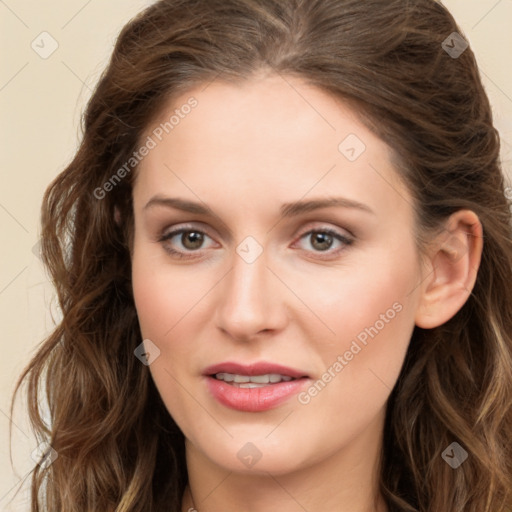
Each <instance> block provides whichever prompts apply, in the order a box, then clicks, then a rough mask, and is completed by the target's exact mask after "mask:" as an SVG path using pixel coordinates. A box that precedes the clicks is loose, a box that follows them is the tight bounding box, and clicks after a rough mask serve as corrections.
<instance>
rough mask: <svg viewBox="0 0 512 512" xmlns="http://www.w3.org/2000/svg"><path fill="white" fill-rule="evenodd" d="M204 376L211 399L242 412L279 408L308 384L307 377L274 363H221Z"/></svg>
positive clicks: (207, 371) (205, 372) (208, 370)
mask: <svg viewBox="0 0 512 512" xmlns="http://www.w3.org/2000/svg"><path fill="white" fill-rule="evenodd" d="M203 376H204V377H206V384H207V388H208V390H209V392H210V393H211V395H212V396H213V398H215V399H216V400H217V401H218V402H219V403H220V404H222V405H224V406H226V407H228V408H230V409H235V410H238V411H244V412H262V411H266V410H268V409H273V408H275V407H278V406H279V405H281V404H282V403H283V402H285V401H286V400H288V399H289V398H291V397H292V396H293V395H295V394H297V393H298V392H300V390H301V389H302V388H303V387H304V386H305V384H306V382H307V381H309V376H308V375H307V374H306V373H304V372H302V371H300V370H296V369H293V368H287V367H285V366H281V365H276V364H273V363H256V364H251V365H242V364H239V363H230V362H227V363H220V364H218V365H213V366H210V367H208V368H206V369H205V371H204V372H203Z"/></svg>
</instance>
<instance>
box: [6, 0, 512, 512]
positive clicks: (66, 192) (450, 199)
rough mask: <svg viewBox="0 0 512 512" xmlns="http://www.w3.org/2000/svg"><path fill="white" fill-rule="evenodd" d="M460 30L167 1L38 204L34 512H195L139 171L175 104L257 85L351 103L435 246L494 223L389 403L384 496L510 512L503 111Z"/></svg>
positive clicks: (248, 1) (416, 13) (131, 39)
mask: <svg viewBox="0 0 512 512" xmlns="http://www.w3.org/2000/svg"><path fill="white" fill-rule="evenodd" d="M454 32H458V34H460V36H463V34H462V31H461V30H460V29H459V28H458V27H457V25H456V23H455V21H454V19H453V18H452V16H451V15H450V14H449V13H448V12H447V10H446V9H445V8H444V7H443V6H442V5H441V4H440V3H438V2H435V1H433V0H365V1H361V0H161V1H159V2H157V3H155V4H154V5H152V6H150V7H149V8H147V9H146V10H145V11H143V12H142V13H140V15H138V16H137V17H136V18H135V19H133V20H132V21H131V22H130V23H128V24H127V25H126V26H125V27H124V29H123V30H122V32H121V34H120V36H119V38H118V41H117V44H116V47H115V50H114V53H113V55H112V58H111V61H110V63H109V65H108V68H107V69H106V71H105V72H104V74H103V76H102V77H101V79H100V81H99V84H98V86H97V88H96V90H95V92H94V94H93V96H92V98H91V99H90V101H89V103H88V106H87V110H86V112H85V115H84V118H83V139H82V142H81V145H80V148H79V150H78V152H77V154H76V156H75V158H74V159H73V161H72V162H71V163H70V164H69V166H68V167H67V168H66V169H65V170H64V172H62V173H61V174H60V175H59V176H58V177H57V178H56V179H55V180H54V182H53V183H52V184H51V185H50V186H49V188H48V189H47V191H46V194H45V196H44V200H43V205H42V254H43V259H44V264H45V265H46V267H47V268H48V270H49V272H50V274H51V276H52V280H53V283H54V285H55V288H56V291H57V294H58V300H59V304H60V308H61V310H62V321H61V322H60V323H59V324H58V326H57V327H56V329H55V330H54V332H53V333H52V334H51V335H50V336H49V337H48V338H47V339H46V340H45V341H44V342H43V344H42V345H41V347H40V348H39V350H38V352H37V354H36V355H35V357H34V358H33V359H32V361H31V362H30V364H29V365H28V367H27V368H26V370H25V372H24V373H23V375H22V376H21V377H20V380H19V382H18V385H17V388H16V390H17V391H18V390H19V387H20V384H21V383H23V382H25V381H26V383H27V385H28V387H27V391H28V398H29V407H30V408H29V414H30V419H31V422H32V424H33V426H34V428H35V431H36V432H37V433H38V434H39V436H40V437H41V439H47V440H48V442H49V443H50V444H51V446H52V447H53V449H54V450H56V452H57V453H58V458H57V459H56V460H55V461H54V462H53V464H51V465H50V466H48V467H47V468H46V469H43V467H39V466H38V467H36V468H35V470H34V472H33V476H32V492H33V498H32V511H33V512H36V511H51V512H59V511H61V512H86V511H102V512H104V511H115V512H136V511H144V512H152V511H154V512H163V511H170V510H172V511H179V510H180V502H181V496H182V492H183V490H184V487H185V485H186V482H187V474H186V466H185V458H184V439H183V435H182V433H181V432H180V430H179V429H178V427H177V426H176V424H175V423H174V421H173V420H172V418H171V417H170V415H169V413H168V411H167V410H166V408H165V406H164V405H163V402H162V400H161V399H160V396H159V394H158V392H157V389H156V387H155V386H154V384H153V382H152V379H151V378H150V374H149V371H148V368H147V367H146V366H144V365H142V364H141V363H140V362H139V361H138V360H137V359H136V357H134V354H133V352H134V349H135V347H137V346H138V345H139V344H140V343H141V334H140V330H139V325H138V321H137V314H136V310H135V306H134V301H133V296H132V289H131V264H130V250H131V244H132V235H133V212H132V184H133V180H134V174H135V170H136V166H134V167H133V169H132V168H130V167H126V162H128V161H130V158H132V157H133V152H134V151H136V150H137V149H138V147H140V145H141V143H142V142H141V141H142V139H141V137H142V133H143V132H144V130H146V129H147V128H148V126H150V124H151V123H152V122H153V120H154V119H155V118H156V116H157V115H158V113H159V111H160V109H161V108H162V107H163V105H164V104H166V103H167V102H168V101H169V99H170V98H172V97H174V96H175V95H177V94H179V93H183V92H185V91H186V90H187V89H190V88H191V87H193V86H195V85H198V84H206V83H208V82H209V81H212V80H215V79H219V80H235V81H243V80H247V79H250V77H251V76H252V75H253V74H254V73H256V72H258V71H259V70H261V69H266V70H270V71H271V72H273V73H278V74H280V75H282V76H283V77H285V76H292V75H294V76H297V77H300V78H302V79H304V80H306V81H308V82H309V83H311V84H314V85H316V86H317V87H319V88H321V89H322V90H324V91H327V92H329V93H330V94H332V95H334V96H336V97H339V98H340V99H342V100H344V101H347V102H349V103H350V104H351V105H352V106H353V107H354V108H355V109H356V110H357V112H358V113H359V114H360V116H361V119H362V120H363V121H364V122H365V123H366V124H367V126H368V127H369V128H370V129H372V130H373V131H374V132H375V133H376V134H377V135H378V136H379V137H381V138H382V139H383V140H384V141H385V142H387V143H388V144H389V146H390V147H391V148H393V151H394V155H395V162H396V167H397V171H398V172H400V174H401V176H402V177H403V179H404V180H405V182H406V183H407V185H408V186H409V188H410V191H411V193H412V195H413V197H414V198H415V214H416V224H417V231H418V242H420V243H419V246H420V247H421V243H422V242H424V241H426V240H428V237H429V236H430V235H431V234H432V233H433V232H435V230H436V229H437V228H438V227H439V226H440V224H441V223H442V221H443V220H445V219H446V218H447V217H448V216H449V215H450V214H451V213H453V212H455V211H457V210H459V209H462V208H467V209H470V210H473V211H474V212H475V213H476V214H477V215H478V216H479V218H480V220H481V222H482V225H483V228H484V249H483V257H482V262H481V266H480V269H479V272H478V277H477V282H476V285H475V287H474V290H473V292H472V294H471V295H470V297H469V298H468V300H467V302H466V303H465V305H464V306H463V307H462V308H461V310H460V311H459V312H458V313H457V315H455V316H454V317H453V318H452V319H451V320H450V321H448V322H446V323H445V324H444V325H442V326H441V327H438V328H435V329H431V330H423V329H420V328H416V329H415V330H414V333H413V336H412V339H411V343H410V348H409V351H408V354H407V357H406V361H405V364H404V366H403V370H402V372H401V374H400V377H399V380H398V382H397V384H396V386H395V388H394V390H393V392H392V395H391V397H390V399H389V403H388V410H387V417H386V426H385V437H384V445H383V453H382V455H383V458H382V460H383V464H382V468H381V484H380V485H381V491H382V493H383V494H384V497H385V499H386V502H387V504H388V506H389V508H390V510H400V511H411V512H412V511H421V512H427V511H428V512H446V511H448V510H449V511H450V512H462V511H464V512H504V511H505V510H507V509H508V508H510V509H512V444H511V442H510V440H511V439H512V337H511V336H512V286H511V283H512V242H511V238H512V237H511V215H510V210H509V205H508V202H507V199H506V197H505V193H504V177H503V173H502V171H501V169H500V163H499V138H498V134H497V132H496V130H495V128H494V127H493V122H492V116H491V109H490V106H489V102H488V98H487V96H486V94H485V92H484V89H483V87H482V83H481V79H480V75H479V71H478V67H477V64H476V62H475V58H474V55H473V53H472V51H471V48H467V49H466V50H465V51H462V50H463V46H460V45H461V41H463V40H461V39H457V41H456V42H457V45H458V46H456V44H455V42H454V39H453V37H456V36H453V33H454ZM450 37H451V39H450ZM447 38H448V39H447ZM445 40H447V41H448V45H447V44H446V43H444V41H445ZM454 47H456V48H458V49H459V50H460V51H462V53H461V54H460V55H454V54H453V52H451V51H450V48H454ZM199 108H200V107H199ZM123 166H124V167H123ZM120 168H124V169H125V172H124V173H121V174H122V179H120V180H117V181H115V184H112V186H111V187H108V193H107V192H106V191H105V190H106V189H105V186H104V184H105V183H107V182H109V180H111V179H112V177H113V176H114V174H116V173H117V176H118V177H119V176H120V174H119V172H118V171H119V169H120ZM111 183H112V182H111ZM116 212H117V214H116ZM118 214H120V215H118ZM116 218H117V219H118V220H119V218H120V219H122V222H121V223H118V222H116ZM17 391H16V393H17ZM16 393H15V396H16ZM43 398H44V399H45V400H48V404H49V410H50V419H51V423H50V425H47V424H46V423H45V422H44V420H43V418H42V416H41V411H40V406H39V402H38V401H39V400H41V399H43ZM13 400H14V398H13ZM452 442H458V443H459V444H460V445H461V446H462V447H464V449H465V450H466V451H467V452H468V454H469V457H468V459H467V460H466V461H465V462H464V463H463V464H462V465H461V466H460V467H459V468H458V469H456V470H454V469H452V468H451V467H450V466H449V465H448V464H447V463H446V462H445V461H444V460H443V458H442V453H443V450H445V449H446V448H447V447H448V446H449V445H450V444H451V443H452Z"/></svg>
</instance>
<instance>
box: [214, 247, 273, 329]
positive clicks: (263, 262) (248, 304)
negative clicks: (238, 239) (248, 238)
mask: <svg viewBox="0 0 512 512" xmlns="http://www.w3.org/2000/svg"><path fill="white" fill-rule="evenodd" d="M244 247H245V248H246V247H247V246H244V244H243V243H242V244H240V246H239V247H238V248H237V252H236V253H235V254H233V264H232V269H231V272H229V273H228V275H227V276H226V277H225V279H224V280H223V282H224V284H223V288H222V290H221V292H220V296H219V302H218V308H217V323H218V325H219V327H221V328H222V329H223V330H225V331H227V332H229V333H230V334H231V335H232V336H233V337H236V338H241V339H244V338H249V337H251V336H253V335H255V334H257V333H258V332H260V331H262V330H269V329H276V328H278V327H279V326H280V324H281V322H282V320H283V308H282V307H280V305H279V302H280V301H281V300H282V298H280V297H279V296H278V295H277V294H279V290H278V289H276V287H275V286H272V279H273V278H274V276H273V275H272V273H271V272H270V271H269V270H268V268H267V258H266V253H265V252H262V253H261V254H260V255H259V256H258V257H256V258H255V259H254V260H253V259H252V258H248V257H246V255H245V254H244V251H243V249H244ZM253 256H254V253H253ZM281 306H282V304H281Z"/></svg>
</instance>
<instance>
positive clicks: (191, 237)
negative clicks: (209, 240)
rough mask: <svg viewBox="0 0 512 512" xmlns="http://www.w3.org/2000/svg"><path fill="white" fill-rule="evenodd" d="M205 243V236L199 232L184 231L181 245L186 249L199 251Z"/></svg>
mask: <svg viewBox="0 0 512 512" xmlns="http://www.w3.org/2000/svg"><path fill="white" fill-rule="evenodd" d="M203 242H204V234H203V233H200V232H198V231H184V232H183V233H182V234H181V243H182V245H183V247H185V249H190V250H194V249H199V248H200V247H201V245H202V244H203Z"/></svg>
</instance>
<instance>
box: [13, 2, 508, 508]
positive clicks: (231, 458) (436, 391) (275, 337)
mask: <svg viewBox="0 0 512 512" xmlns="http://www.w3.org/2000/svg"><path fill="white" fill-rule="evenodd" d="M504 192H505V191H504V179H503V174H502V171H501V169H500V165H499V139H498V135H497V132H496V130H495V128H494V127H493V124H492V117H491V110H490V106H489V102H488V99H487V97H486V95H485V92H484V89H483V87H482V84H481V81H480V77H479V74H478V69H477V66H476V63H475V59H474V55H473V53H472V52H471V49H470V48H468V45H467V43H466V41H465V40H464V38H463V37H462V36H461V34H460V30H459V29H458V27H457V25H456V23H455V21H454V20H453V18H452V17H451V15H450V14H449V13H448V12H447V11H446V9H445V8H444V7H443V6H442V5H440V4H439V3H436V2H434V1H432V0H415V1H413V2H409V1H405V0H368V1H365V2H360V1H357V0H308V1H303V0H279V1H277V0H164V1H159V2H157V3H155V4H154V5H152V6H151V7H149V8H148V9H147V10H145V11H144V12H143V13H141V14H140V15H139V16H138V17H136V18H135V19H134V20H133V21H131V22H130V23H129V24H128V25H127V26H126V27H125V28H124V29H123V31H122V33H121V35H120V37H119V39H118V41H117V44H116V47H115V50H114V53H113V56H112V59H111V61H110V64H109V66H108V68H107V70H106V72H105V74H104V75H103V76H102V78H101V80H100V83H99V84H98V87H97V89H96V91H95V92H94V94H93V96H92V98H91V100H90V102H89V104H88V107H87V111H86V114H85V119H84V136H83V141H82V144H81V146H80V148H79V151H78V153H77V155H76V157H75V158H74V160H73V161H72V163H71V164H70V165H69V166H68V168H67V169H66V170H65V171H64V172H63V173H62V174H61V175H60V176H58V177H57V179H56V180H55V181H54V182H53V183H52V184H51V185H50V187H49V189H48V191H47V193H46V195H45V198H44V202H43V209H42V224H43V243H42V245H43V254H44V261H45V264H46V266H47V267H48V269H49V270H50V272H51V274H52V276H53V281H54V283H55V286H56V289H57V292H58V296H59V301H60V305H61V308H62V313H63V319H62V322H61V323H60V324H59V325H58V326H57V328H56V330H55V332H54V333H53V334H52V335H51V336H50V337H49V338H48V339H47V340H46V341H45V343H44V344H43V345H42V347H41V348H40V350H39V352H38V354H37V355H36V356H35V358H34V359H33V360H32V362H31V363H30V365H29V366H28V368H27V370H26V371H25V373H24V375H23V376H22V380H23V379H25V378H26V379H28V383H29V388H28V389H29V399H30V416H31V420H32V422H33V424H34V426H35V428H36V430H37V431H38V432H39V433H40V435H41V436H42V437H44V438H46V439H47V441H48V443H49V445H50V446H51V450H54V452H53V451H52V452H51V453H52V454H54V456H52V457H51V459H50V461H49V462H50V463H48V458H47V459H46V460H47V463H46V464H41V465H40V466H39V467H37V468H36V470H35V472H34V475H33V485H32V490H33V504H32V510H34V511H39V510H45V511H46V510H51V511H66V512H68V511H77V512H78V511H92V510H94V511H116V512H121V511H123V512H128V511H130V512H131V511H170V510H172V511H182V512H184V511H187V510H189V511H191V510H197V511H199V512H217V511H220V510H223V511H235V510H236V511H243V510H245V511H251V512H258V511H261V510H275V509H278V510H281V511H298V510H308V511H310V512H313V511H317V510H332V511H340V512H345V511H351V512H363V511H379V512H381V511H389V512H390V511H422V512H427V511H429V512H434V511H435V512H441V511H443V512H446V511H450V512H456V511H457V512H459V511H460V512H462V511H464V512H468V511H472V512H473V511H474V512H477V511H478V512H504V511H506V510H510V509H511V507H512V494H511V489H512V485H511V484H512V481H511V480H512V468H511V463H510V460H512V457H511V455H512V453H511V452H512V449H511V448H510V443H509V439H510V437H511V434H512V409H511V402H512V338H511V332H512V291H511V289H510V282H511V281H512V244H511V219H510V211H509V205H508V202H507V199H506V197H505V193H504ZM44 388H46V391H47V393H48V402H49V406H50V411H51V425H50V426H47V425H45V423H44V421H43V420H42V418H41V416H40V412H39V406H38V396H40V392H41V391H42V390H43V389H44ZM49 449H50V448H49Z"/></svg>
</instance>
